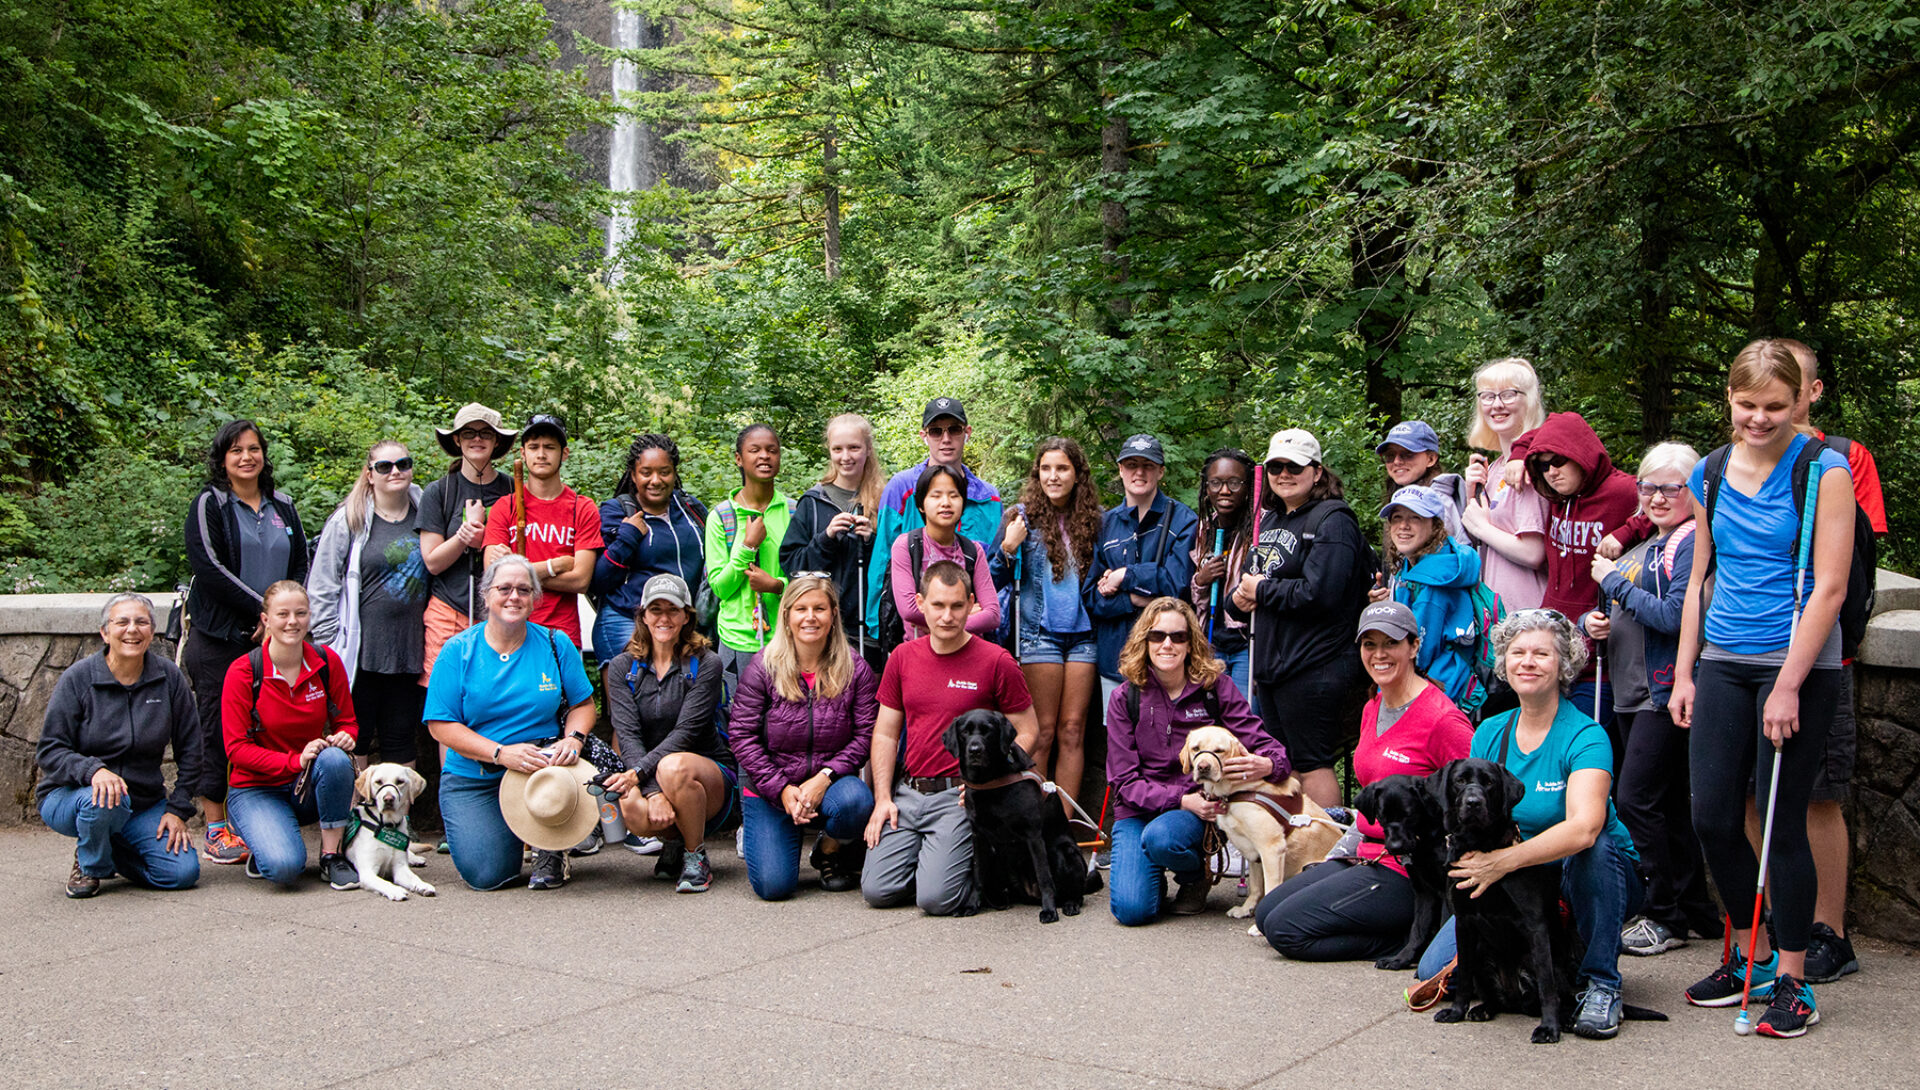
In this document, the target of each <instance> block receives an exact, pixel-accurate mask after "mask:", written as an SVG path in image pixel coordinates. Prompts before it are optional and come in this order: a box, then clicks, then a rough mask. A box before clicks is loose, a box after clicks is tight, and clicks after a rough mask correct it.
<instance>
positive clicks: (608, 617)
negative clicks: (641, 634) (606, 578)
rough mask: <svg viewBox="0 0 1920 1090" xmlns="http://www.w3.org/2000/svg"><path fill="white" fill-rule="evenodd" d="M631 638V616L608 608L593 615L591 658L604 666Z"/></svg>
mask: <svg viewBox="0 0 1920 1090" xmlns="http://www.w3.org/2000/svg"><path fill="white" fill-rule="evenodd" d="M632 638H633V614H631V613H622V612H620V611H619V610H618V609H615V608H613V607H612V606H608V607H607V608H606V609H603V610H600V611H599V612H598V613H595V614H594V615H593V658H594V661H595V662H598V663H599V664H600V665H602V666H605V665H606V664H607V663H609V662H612V661H613V657H614V656H615V655H618V654H619V653H620V652H622V651H625V650H626V649H627V641H628V640H630V639H632Z"/></svg>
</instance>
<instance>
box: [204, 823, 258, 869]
mask: <svg viewBox="0 0 1920 1090" xmlns="http://www.w3.org/2000/svg"><path fill="white" fill-rule="evenodd" d="M252 857H253V853H252V852H250V851H248V850H247V842H246V841H244V840H242V839H240V834H239V833H236V832H234V831H233V827H232V826H230V825H229V826H224V827H222V828H219V829H215V830H213V831H212V832H210V833H208V834H207V844H206V847H204V848H201V849H200V858H202V859H204V860H206V861H207V862H209V863H218V864H220V865H221V866H223V867H230V866H232V865H233V864H235V863H245V862H246V861H247V860H248V859H250V858H252Z"/></svg>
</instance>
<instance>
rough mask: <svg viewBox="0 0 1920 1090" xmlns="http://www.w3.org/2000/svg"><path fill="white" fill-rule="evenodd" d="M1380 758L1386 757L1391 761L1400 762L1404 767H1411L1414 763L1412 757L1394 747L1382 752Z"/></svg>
mask: <svg viewBox="0 0 1920 1090" xmlns="http://www.w3.org/2000/svg"><path fill="white" fill-rule="evenodd" d="M1380 756H1382V757H1385V758H1386V759H1387V760H1389V761H1399V762H1400V763H1401V764H1403V765H1410V764H1412V763H1413V758H1412V757H1409V756H1407V755H1406V754H1404V753H1402V752H1400V751H1399V750H1397V749H1394V748H1392V747H1388V748H1387V749H1383V750H1381V751H1380Z"/></svg>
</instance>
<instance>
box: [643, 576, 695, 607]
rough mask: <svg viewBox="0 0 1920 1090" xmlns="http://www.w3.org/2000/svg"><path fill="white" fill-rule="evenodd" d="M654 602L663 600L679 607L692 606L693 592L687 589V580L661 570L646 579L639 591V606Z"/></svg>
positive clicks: (646, 605)
mask: <svg viewBox="0 0 1920 1090" xmlns="http://www.w3.org/2000/svg"><path fill="white" fill-rule="evenodd" d="M655 602H665V603H667V604H668V605H670V606H679V607H680V608H681V609H692V608H693V592H692V591H690V590H688V589H687V581H686V580H685V579H682V578H680V577H679V576H677V575H672V574H669V573H665V572H662V573H661V574H659V575H656V576H654V577H653V578H651V579H649V580H647V585H646V587H645V588H643V589H642V590H641V592H640V608H641V609H645V608H647V607H648V606H650V605H652V604H653V603H655Z"/></svg>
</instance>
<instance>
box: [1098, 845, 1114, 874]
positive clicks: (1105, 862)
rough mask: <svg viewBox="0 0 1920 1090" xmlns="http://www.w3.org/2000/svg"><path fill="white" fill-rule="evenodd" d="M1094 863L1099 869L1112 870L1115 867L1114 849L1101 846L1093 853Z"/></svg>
mask: <svg viewBox="0 0 1920 1090" xmlns="http://www.w3.org/2000/svg"><path fill="white" fill-rule="evenodd" d="M1093 865H1094V867H1095V869H1097V870H1110V869H1112V867H1113V849H1112V848H1101V849H1100V850H1099V851H1097V852H1094V853H1093Z"/></svg>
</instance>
